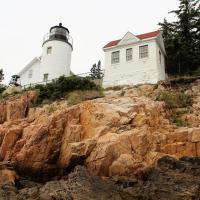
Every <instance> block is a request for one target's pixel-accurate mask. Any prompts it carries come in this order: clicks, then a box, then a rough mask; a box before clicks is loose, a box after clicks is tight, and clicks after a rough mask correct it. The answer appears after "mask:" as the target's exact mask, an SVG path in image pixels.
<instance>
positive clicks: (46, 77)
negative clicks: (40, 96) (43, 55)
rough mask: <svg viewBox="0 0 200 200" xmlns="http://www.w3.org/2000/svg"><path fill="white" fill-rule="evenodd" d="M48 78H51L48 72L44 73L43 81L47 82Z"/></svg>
mask: <svg viewBox="0 0 200 200" xmlns="http://www.w3.org/2000/svg"><path fill="white" fill-rule="evenodd" d="M48 78H49V74H48V73H45V74H43V82H47V81H48Z"/></svg>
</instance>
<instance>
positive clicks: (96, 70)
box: [90, 60, 104, 80]
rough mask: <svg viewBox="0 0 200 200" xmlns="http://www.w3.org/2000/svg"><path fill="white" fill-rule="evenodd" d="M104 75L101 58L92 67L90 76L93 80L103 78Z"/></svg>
mask: <svg viewBox="0 0 200 200" xmlns="http://www.w3.org/2000/svg"><path fill="white" fill-rule="evenodd" d="M103 76H104V74H103V71H102V69H101V61H100V60H99V61H98V63H97V64H96V63H95V64H94V65H93V66H92V68H91V69H90V78H91V79H92V80H95V79H102V78H103Z"/></svg>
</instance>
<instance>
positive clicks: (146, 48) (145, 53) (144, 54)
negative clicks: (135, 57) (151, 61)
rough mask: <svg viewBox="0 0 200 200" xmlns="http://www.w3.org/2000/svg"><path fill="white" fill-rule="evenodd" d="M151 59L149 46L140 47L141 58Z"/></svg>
mask: <svg viewBox="0 0 200 200" xmlns="http://www.w3.org/2000/svg"><path fill="white" fill-rule="evenodd" d="M148 57H149V45H148V44H146V45H142V46H139V58H140V59H144V58H148Z"/></svg>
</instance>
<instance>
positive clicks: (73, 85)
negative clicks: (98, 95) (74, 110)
mask: <svg viewBox="0 0 200 200" xmlns="http://www.w3.org/2000/svg"><path fill="white" fill-rule="evenodd" d="M34 89H36V90H38V99H37V104H41V103H42V102H43V101H44V100H45V99H48V100H51V101H54V100H56V99H60V98H63V97H65V96H66V94H67V93H69V92H72V91H74V90H80V91H85V90H96V91H102V88H101V87H100V86H97V85H96V84H95V83H94V82H92V81H91V80H89V79H88V78H82V77H78V76H70V77H64V76H61V77H60V78H58V79H57V80H54V81H52V82H51V83H48V84H46V85H36V86H35V87H34Z"/></svg>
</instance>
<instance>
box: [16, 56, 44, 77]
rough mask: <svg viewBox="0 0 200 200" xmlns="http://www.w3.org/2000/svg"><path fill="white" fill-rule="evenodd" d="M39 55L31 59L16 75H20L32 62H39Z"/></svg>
mask: <svg viewBox="0 0 200 200" xmlns="http://www.w3.org/2000/svg"><path fill="white" fill-rule="evenodd" d="M40 60H41V59H40V57H35V58H33V60H31V61H30V62H29V63H28V65H26V66H25V67H24V68H23V69H22V70H21V71H20V72H19V73H18V75H19V76H21V75H22V74H23V73H24V72H26V71H27V70H28V69H29V68H30V67H31V66H32V65H33V64H34V63H36V62H40Z"/></svg>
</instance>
